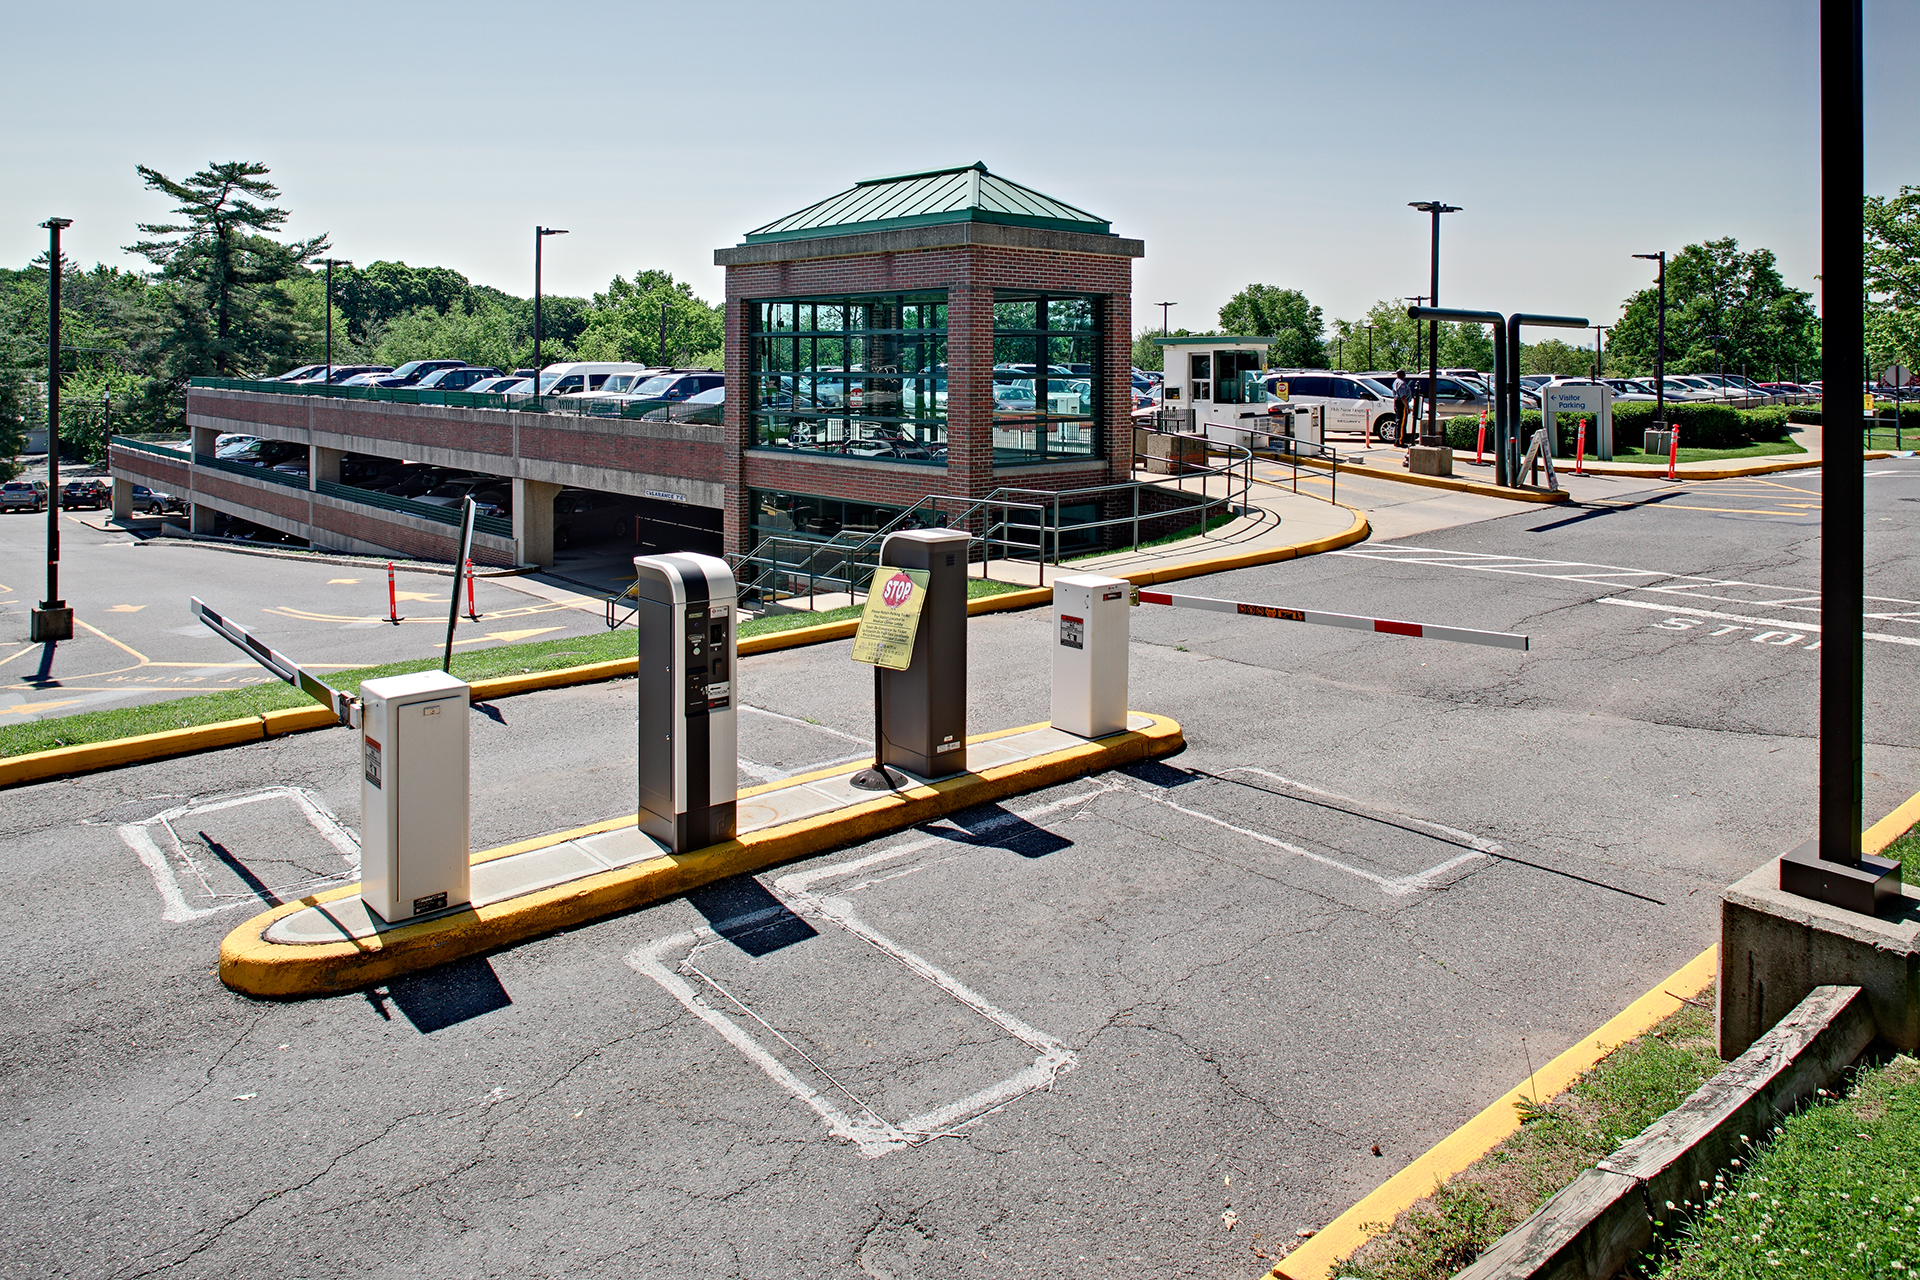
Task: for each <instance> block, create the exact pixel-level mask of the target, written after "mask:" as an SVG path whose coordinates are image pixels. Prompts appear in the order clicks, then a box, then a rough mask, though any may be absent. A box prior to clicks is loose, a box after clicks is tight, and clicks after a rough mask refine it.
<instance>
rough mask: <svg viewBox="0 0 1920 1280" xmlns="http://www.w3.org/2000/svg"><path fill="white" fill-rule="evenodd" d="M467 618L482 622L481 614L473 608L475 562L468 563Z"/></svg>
mask: <svg viewBox="0 0 1920 1280" xmlns="http://www.w3.org/2000/svg"><path fill="white" fill-rule="evenodd" d="M467 617H469V618H471V619H473V620H474V621H475V622H478V621H480V614H479V613H478V611H476V610H475V609H474V607H473V561H471V560H469V561H467Z"/></svg>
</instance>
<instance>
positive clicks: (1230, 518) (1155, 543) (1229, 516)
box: [1061, 511, 1241, 564]
mask: <svg viewBox="0 0 1920 1280" xmlns="http://www.w3.org/2000/svg"><path fill="white" fill-rule="evenodd" d="M1157 514H1163V513H1156V516H1157ZM1140 518H1141V519H1142V520H1145V519H1148V517H1146V516H1141V517H1140ZM1238 519H1241V516H1240V514H1239V513H1238V512H1234V511H1223V512H1221V513H1219V514H1218V515H1211V516H1208V517H1207V520H1206V526H1207V527H1206V528H1205V529H1204V530H1203V529H1202V528H1201V527H1200V526H1199V525H1198V524H1190V525H1188V526H1187V527H1186V528H1184V529H1176V530H1174V531H1173V532H1172V533H1168V534H1163V535H1161V536H1160V537H1158V538H1149V539H1147V540H1146V541H1145V542H1142V543H1141V544H1140V546H1139V548H1138V549H1139V550H1141V551H1145V550H1147V549H1148V548H1150V547H1164V546H1166V545H1167V544H1168V543H1170V542H1184V541H1185V540H1186V539H1188V538H1197V537H1199V536H1200V535H1201V534H1202V533H1212V532H1213V531H1214V530H1215V529H1218V528H1219V527H1220V526H1221V525H1225V524H1232V523H1233V522H1234V521H1235V520H1238ZM1132 550H1134V548H1132V547H1110V548H1108V549H1107V550H1105V551H1083V552H1081V553H1080V554H1079V555H1077V556H1067V557H1065V558H1064V559H1062V560H1061V563H1062V564H1073V563H1074V562H1076V561H1079V560H1098V559H1099V558H1100V557H1101V556H1113V555H1119V554H1120V553H1121V552H1122V551H1132Z"/></svg>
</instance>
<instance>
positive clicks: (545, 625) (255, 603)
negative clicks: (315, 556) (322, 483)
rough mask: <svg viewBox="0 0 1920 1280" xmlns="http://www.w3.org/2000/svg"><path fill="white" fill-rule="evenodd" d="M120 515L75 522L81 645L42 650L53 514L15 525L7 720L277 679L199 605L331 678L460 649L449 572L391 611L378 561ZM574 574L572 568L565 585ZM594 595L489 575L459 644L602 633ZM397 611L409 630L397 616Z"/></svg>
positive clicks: (78, 514)
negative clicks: (38, 630) (122, 519)
mask: <svg viewBox="0 0 1920 1280" xmlns="http://www.w3.org/2000/svg"><path fill="white" fill-rule="evenodd" d="M106 515H107V513H105V512H100V511H69V512H63V513H62V518H61V524H60V528H61V535H60V543H61V546H60V594H61V597H62V598H63V599H65V600H66V601H67V603H68V604H69V605H71V606H72V607H73V609H74V618H75V625H74V638H73V639H72V640H71V641H68V642H63V643H61V644H58V645H53V646H42V645H38V644H29V643H28V641H27V634H28V632H27V615H28V613H29V611H31V610H32V609H33V607H34V606H35V605H36V604H38V603H39V601H40V600H41V598H42V597H43V596H44V594H45V591H46V568H45V566H46V516H45V514H44V513H42V514H40V515H37V516H33V515H24V514H12V513H9V514H5V515H0V724H7V723H17V722H19V721H21V720H26V719H36V718H39V717H42V716H50V715H51V716H59V715H70V714H72V713H74V712H78V711H90V710H96V709H101V708H106V707H118V706H131V705H134V704H137V703H143V702H155V701H160V700H164V699H167V698H177V697H181V696H183V695H185V694H191V693H206V692H211V691H215V690H219V689H228V688H234V687H237V686H242V685H253V684H262V683H269V682H271V681H272V679H273V677H271V676H269V675H267V674H266V672H264V671H263V670H261V668H260V666H259V665H258V664H257V663H254V662H251V661H249V660H248V659H247V658H245V657H244V656H242V655H241V654H240V653H239V652H238V651H236V650H235V649H234V648H233V647H232V646H230V645H228V644H227V643H226V642H225V641H224V640H221V639H220V638H219V637H217V636H215V635H214V634H213V633H212V632H211V631H209V630H208V629H207V628H206V627H205V626H204V625H203V624H201V623H199V622H197V621H195V620H194V618H193V615H192V614H191V613H190V612H188V603H187V602H188V598H189V597H191V596H199V597H200V598H202V599H203V600H205V601H206V602H207V603H208V604H210V605H212V606H214V607H215V608H216V609H219V610H221V611H222V612H223V613H226V614H228V615H229V616H231V617H233V618H234V619H235V620H237V621H238V622H240V624H241V625H243V626H245V627H247V628H249V629H251V630H252V631H253V632H254V633H255V634H257V635H259V636H260V637H261V638H262V639H264V640H265V641H266V642H267V643H268V644H270V645H272V646H273V647H274V648H276V649H280V650H281V651H283V652H285V653H287V654H288V655H290V656H292V657H293V658H295V659H296V660H298V661H300V662H302V663H304V664H306V665H308V666H309V667H311V668H312V669H314V670H316V671H320V672H326V671H331V670H337V669H340V668H342V667H360V666H374V665H377V664H380V663H386V662H397V661H402V660H405V659H409V658H418V657H424V656H427V655H429V654H432V653H437V652H439V650H440V648H441V646H442V645H443V644H444V643H445V641H446V628H447V608H448V596H449V593H450V592H451V591H452V589H453V579H452V578H451V576H449V575H447V574H444V573H443V574H432V573H418V572H410V571H408V570H406V569H404V568H403V569H402V570H400V571H399V572H397V573H396V574H395V581H394V589H393V596H394V599H393V600H392V601H391V602H390V600H389V596H388V585H387V573H386V566H385V563H384V562H382V561H380V560H377V559H373V558H349V559H350V560H351V561H352V562H350V563H346V564H340V563H331V564H329V563H317V562H308V561H302V560H299V559H294V558H289V557H286V556H274V555H260V554H253V553H251V552H250V551H249V550H247V549H233V548H229V547H225V546H221V545H215V544H207V543H197V542H191V541H188V540H185V539H180V538H163V537H158V536H153V535H154V533H155V532H156V531H157V529H158V526H159V523H160V522H159V521H158V520H142V521H136V522H134V523H135V525H136V530H129V529H126V528H122V527H118V526H115V525H113V524H111V523H109V522H108V520H107V519H106ZM586 555H587V553H585V552H581V553H578V557H579V558H581V559H582V560H584V559H585V558H586ZM599 558H600V559H604V558H605V557H604V556H601V557H599ZM627 563H628V564H629V566H630V565H631V554H630V553H629V555H628V557H627ZM570 567H571V563H570V562H563V563H562V564H560V565H559V566H558V568H559V569H560V573H561V574H562V575H564V574H566V573H567V571H568V569H569V568H570ZM593 585H594V584H593V583H592V582H590V581H588V580H587V579H585V578H581V579H579V580H570V579H569V578H567V577H564V576H554V575H551V574H543V575H540V576H539V577H537V578H528V579H515V578H485V577H481V578H476V580H475V583H474V605H475V608H476V611H477V612H478V614H479V618H478V620H477V621H475V620H473V619H470V618H468V617H467V616H466V602H465V599H464V598H463V599H462V601H461V619H460V624H459V628H458V630H457V632H456V635H455V641H454V643H455V645H456V646H457V647H459V648H461V649H470V648H476V647H486V646H491V645H498V644H511V643H515V642H518V641H525V640H554V639H562V638H565V637H567V636H571V635H584V634H591V633H593V632H595V631H599V630H601V629H603V628H604V626H605V623H604V621H603V620H602V618H603V615H602V612H601V608H600V605H599V603H598V601H597V600H595V599H593V598H592V595H593ZM390 605H391V606H392V607H395V608H397V611H398V613H399V615H400V618H401V621H400V622H399V623H398V624H395V623H393V622H390V621H389V620H388V619H389V617H390Z"/></svg>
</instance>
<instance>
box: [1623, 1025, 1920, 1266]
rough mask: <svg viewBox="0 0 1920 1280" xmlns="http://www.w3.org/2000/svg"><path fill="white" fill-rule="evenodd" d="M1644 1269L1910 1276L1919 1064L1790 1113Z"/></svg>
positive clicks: (1915, 1221) (1874, 1074)
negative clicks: (1795, 1112)
mask: <svg viewBox="0 0 1920 1280" xmlns="http://www.w3.org/2000/svg"><path fill="white" fill-rule="evenodd" d="M1702 1210H1703V1212H1701V1213H1698V1214H1696V1215H1695V1216H1694V1217H1693V1219H1692V1221H1691V1222H1690V1223H1689V1224H1688V1226H1687V1227H1686V1228H1685V1229H1684V1230H1683V1231H1682V1232H1680V1234H1679V1236H1678V1239H1677V1240H1676V1241H1675V1242H1674V1244H1673V1245H1672V1246H1671V1248H1670V1251H1669V1252H1667V1254H1666V1255H1665V1256H1664V1257H1663V1258H1661V1259H1659V1260H1658V1263H1657V1266H1655V1267H1650V1268H1648V1269H1649V1270H1650V1271H1651V1273H1652V1274H1653V1275H1655V1276H1657V1277H1659V1280H1739V1278H1741V1277H1748V1276H1778V1275H1791V1276H1809V1277H1834V1278H1835V1280H1840V1278H1842V1277H1845V1278H1846V1280H1853V1278H1854V1277H1861V1278H1862V1280H1864V1278H1865V1277H1902V1278H1903V1280H1904V1278H1905V1277H1910V1276H1912V1275H1913V1274H1914V1272H1915V1270H1916V1268H1920V1062H1916V1061H1915V1060H1914V1059H1912V1058H1910V1057H1906V1056H1905V1055H1902V1056H1899V1057H1896V1058H1894V1059H1893V1060H1892V1061H1890V1062H1887V1063H1885V1064H1884V1065H1882V1066H1877V1067H1871V1068H1868V1069H1866V1070H1863V1071H1859V1072H1858V1073H1856V1074H1855V1075H1854V1077H1853V1080H1852V1086H1851V1088H1848V1089H1846V1090H1843V1091H1841V1093H1838V1094H1829V1093H1828V1092H1827V1091H1826V1090H1824V1089H1822V1090H1821V1091H1820V1096H1819V1097H1817V1098H1816V1099H1815V1100H1814V1102H1813V1105H1811V1106H1809V1107H1808V1108H1807V1109H1805V1110H1804V1111H1801V1112H1799V1113H1798V1114H1796V1115H1793V1116H1789V1117H1788V1118H1787V1119H1786V1120H1785V1121H1784V1122H1782V1123H1781V1124H1779V1125H1776V1126H1775V1127H1774V1128H1773V1130H1772V1131H1771V1133H1770V1134H1768V1135H1767V1140H1766V1143H1765V1145H1764V1146H1763V1147H1761V1148H1760V1149H1759V1152H1758V1154H1756V1155H1754V1156H1753V1157H1752V1158H1751V1160H1750V1162H1749V1163H1748V1165H1747V1167H1746V1168H1745V1169H1743V1170H1741V1171H1739V1172H1738V1174H1737V1175H1736V1176H1735V1177H1733V1179H1732V1180H1731V1181H1726V1180H1724V1179H1722V1180H1716V1181H1715V1183H1714V1186H1713V1187H1712V1188H1711V1189H1710V1191H1708V1192H1707V1193H1705V1203H1704V1204H1703V1205H1702Z"/></svg>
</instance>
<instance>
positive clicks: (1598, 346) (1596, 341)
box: [1593, 324, 1613, 382]
mask: <svg viewBox="0 0 1920 1280" xmlns="http://www.w3.org/2000/svg"><path fill="white" fill-rule="evenodd" d="M1611 328H1613V326H1612V325H1610V324H1597V325H1595V326H1593V380H1594V381H1595V382H1598V381H1600V375H1601V374H1603V373H1605V372H1606V369H1607V366H1606V359H1607V351H1606V348H1607V330H1609V329H1611Z"/></svg>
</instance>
